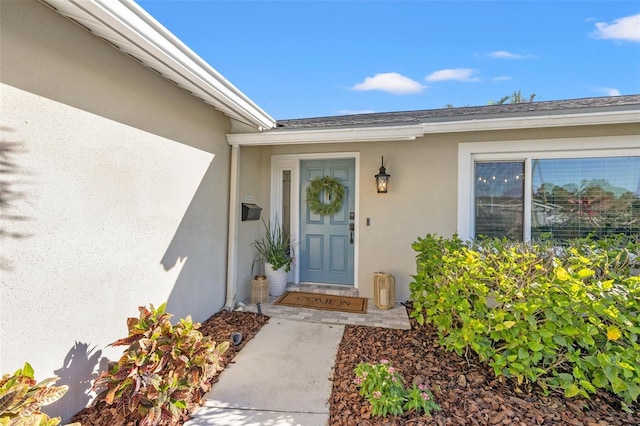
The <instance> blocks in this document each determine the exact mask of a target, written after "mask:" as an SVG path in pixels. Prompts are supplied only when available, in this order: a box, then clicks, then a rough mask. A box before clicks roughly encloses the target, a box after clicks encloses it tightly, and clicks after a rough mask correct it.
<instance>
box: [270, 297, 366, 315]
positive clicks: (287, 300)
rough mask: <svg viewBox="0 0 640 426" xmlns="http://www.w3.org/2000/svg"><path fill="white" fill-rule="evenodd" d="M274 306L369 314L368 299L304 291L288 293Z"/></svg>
mask: <svg viewBox="0 0 640 426" xmlns="http://www.w3.org/2000/svg"><path fill="white" fill-rule="evenodd" d="M273 304H274V305H284V306H293V307H296V308H311V309H322V310H325V311H339V312H350V313H355V314H366V313H367V299H365V298H363V297H353V296H337V295H333V294H320V293H306V292H303V291H287V292H286V293H284V294H283V295H282V296H280V297H279V298H278V300H276V301H275V302H273Z"/></svg>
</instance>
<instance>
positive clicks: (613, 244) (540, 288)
mask: <svg viewBox="0 0 640 426" xmlns="http://www.w3.org/2000/svg"><path fill="white" fill-rule="evenodd" d="M412 247H413V248H414V250H415V251H416V252H417V253H418V254H417V257H416V258H417V274H416V275H414V277H413V278H414V281H413V282H412V283H411V284H410V289H411V294H412V300H413V301H414V308H415V309H414V311H413V313H412V315H413V316H414V317H415V318H416V320H417V321H418V322H419V323H421V324H423V323H424V322H425V321H427V322H429V323H432V324H433V325H435V326H436V327H437V329H438V333H439V336H440V339H441V341H442V343H443V344H444V346H445V347H446V348H447V349H449V350H454V351H456V352H457V353H458V354H466V353H468V352H469V351H473V352H475V353H476V354H477V355H478V357H479V359H480V360H481V361H483V362H486V363H487V364H488V365H490V366H491V367H492V368H493V371H494V373H495V374H496V376H500V375H504V376H506V377H510V378H513V379H514V380H515V381H516V383H517V385H518V386H524V385H528V384H531V383H537V384H538V385H539V386H540V387H541V388H542V389H543V390H545V391H551V390H561V391H563V392H564V394H565V395H566V396H568V397H571V396H575V395H583V396H588V395H589V394H591V393H594V392H595V391H596V389H597V388H602V389H606V390H608V391H611V392H613V393H615V394H616V395H618V396H619V397H620V398H621V399H622V401H621V403H622V406H623V408H625V409H628V404H630V403H632V402H633V401H637V400H638V396H639V395H640V342H639V341H638V337H639V336H640V277H639V276H637V275H633V274H632V273H631V272H630V270H631V268H632V267H634V266H635V267H637V266H638V265H637V262H638V261H639V259H638V258H637V256H638V254H639V253H640V243H639V241H638V240H637V239H636V240H634V239H632V238H623V237H616V238H613V239H608V240H593V239H581V240H577V241H574V242H572V243H570V244H568V245H565V246H554V245H552V244H551V243H537V244H524V243H511V242H507V241H505V240H497V239H494V240H484V241H481V242H476V243H464V242H462V241H461V240H459V239H458V238H457V237H453V238H451V239H444V238H441V237H437V236H434V235H427V236H426V237H425V238H419V239H418V241H416V242H415V243H414V244H413V246H412Z"/></svg>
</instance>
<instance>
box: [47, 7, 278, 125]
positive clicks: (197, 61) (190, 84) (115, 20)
mask: <svg viewBox="0 0 640 426" xmlns="http://www.w3.org/2000/svg"><path fill="white" fill-rule="evenodd" d="M40 1H41V2H42V3H43V4H45V5H47V6H49V7H51V8H52V9H53V10H55V11H56V12H57V13H59V14H60V15H62V16H65V17H67V18H68V19H70V20H72V21H74V22H75V23H76V24H78V25H80V26H81V27H83V28H84V29H86V30H87V31H89V32H91V33H92V34H93V35H95V36H96V37H98V38H100V39H102V40H104V41H105V42H107V43H108V44H110V45H111V46H113V47H115V48H116V49H118V50H120V51H121V52H122V53H123V54H125V55H128V56H130V57H131V58H133V59H134V60H136V61H138V62H139V63H141V64H142V65H144V66H146V67H148V68H149V69H151V70H153V71H154V72H156V73H157V74H159V75H160V76H162V77H163V78H165V79H167V80H169V81H170V82H172V83H173V84H175V85H177V86H178V87H181V88H182V89H184V90H185V91H187V92H188V93H189V94H191V95H192V96H194V97H196V98H198V99H200V100H202V101H203V102H205V103H207V104H209V105H211V106H213V107H214V108H215V109H217V110H219V111H221V112H223V113H224V114H225V115H227V116H228V117H229V118H231V119H234V120H237V121H239V122H242V123H246V124H249V125H250V126H251V127H253V128H256V129H258V130H263V129H269V128H273V127H275V120H273V119H272V118H271V117H270V116H269V115H268V114H267V113H265V112H264V111H263V110H262V109H260V107H258V106H257V105H256V104H255V103H254V102H253V101H251V99H249V98H248V97H247V96H246V95H244V94H243V93H242V92H240V90H238V89H237V88H236V87H235V86H233V85H232V84H231V83H230V82H229V81H228V80H227V79H226V78H224V77H223V76H222V75H221V74H220V73H218V72H217V71H216V70H215V69H214V68H212V67H211V66H210V65H209V64H208V63H206V62H205V61H204V60H203V59H202V58H200V57H199V56H198V55H197V54H196V53H195V52H193V51H192V50H191V49H189V48H188V47H187V46H186V45H185V44H184V43H182V42H181V41H180V40H179V39H178V38H177V37H175V36H174V35H173V34H172V33H171V32H169V31H168V30H167V29H166V28H164V27H163V26H162V25H161V24H160V23H159V22H157V21H156V20H155V19H154V18H153V17H152V16H151V15H149V14H148V13H147V12H145V11H144V10H143V9H142V8H140V7H139V6H138V5H137V4H135V3H134V2H133V1H130V0H40Z"/></svg>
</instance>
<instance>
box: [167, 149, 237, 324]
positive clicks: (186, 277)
mask: <svg viewBox="0 0 640 426" xmlns="http://www.w3.org/2000/svg"><path fill="white" fill-rule="evenodd" d="M219 158H220V157H218V156H216V157H215V160H218V159H219ZM215 163H216V161H212V162H211V164H210V165H209V168H208V169H207V172H206V173H205V175H204V177H203V179H202V181H201V182H200V186H199V187H198V190H197V191H196V193H195V195H194V196H193V199H192V200H191V203H190V204H189V207H188V208H187V211H186V212H185V215H184V217H183V218H182V221H181V222H180V225H179V226H178V229H177V230H176V233H175V235H174V237H173V239H172V241H171V244H169V247H168V248H167V251H166V252H165V254H164V256H163V258H162V260H161V263H162V266H163V267H164V269H165V270H167V271H169V270H171V269H173V268H175V267H177V266H178V264H179V263H182V270H181V271H180V275H179V276H178V278H177V279H176V282H175V284H174V286H173V289H172V291H171V294H170V296H169V299H168V300H167V312H169V313H171V314H173V316H174V317H173V319H174V320H177V319H178V318H184V317H186V316H187V315H191V317H192V319H193V321H194V322H202V321H204V320H206V319H207V318H209V317H210V316H211V315H213V314H214V313H216V312H218V311H219V310H220V309H222V307H223V306H224V302H225V289H226V269H227V235H228V219H227V216H228V212H229V209H228V205H229V202H228V200H229V195H228V188H229V184H228V176H227V175H226V173H225V171H226V167H218V168H216V167H215ZM217 169H220V171H218V170H217Z"/></svg>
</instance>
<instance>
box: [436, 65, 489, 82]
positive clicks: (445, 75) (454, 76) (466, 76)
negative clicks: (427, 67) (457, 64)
mask: <svg viewBox="0 0 640 426" xmlns="http://www.w3.org/2000/svg"><path fill="white" fill-rule="evenodd" d="M473 73H474V70H472V69H471V68H454V69H447V70H440V71H436V72H433V73H431V74H429V75H428V76H426V77H425V80H426V81H445V80H457V81H479V80H480V79H479V78H477V77H471V75H472V74H473Z"/></svg>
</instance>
